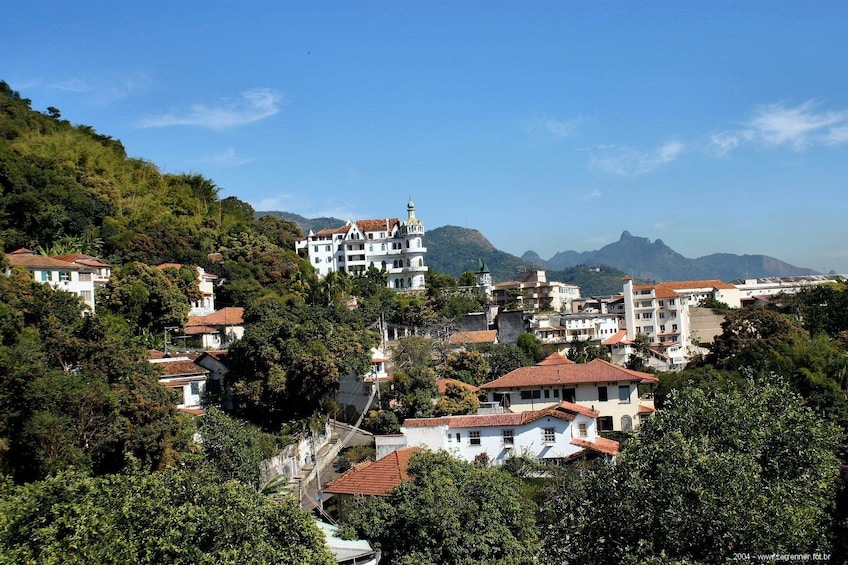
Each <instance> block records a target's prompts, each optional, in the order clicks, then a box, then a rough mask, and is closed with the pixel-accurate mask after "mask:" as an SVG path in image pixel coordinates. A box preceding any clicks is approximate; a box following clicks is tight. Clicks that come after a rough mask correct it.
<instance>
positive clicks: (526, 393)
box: [521, 390, 542, 400]
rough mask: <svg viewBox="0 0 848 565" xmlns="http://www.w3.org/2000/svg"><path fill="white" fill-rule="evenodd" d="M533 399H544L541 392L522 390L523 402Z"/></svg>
mask: <svg viewBox="0 0 848 565" xmlns="http://www.w3.org/2000/svg"><path fill="white" fill-rule="evenodd" d="M533 398H542V391H541V390H522V391H521V400H531V399H533Z"/></svg>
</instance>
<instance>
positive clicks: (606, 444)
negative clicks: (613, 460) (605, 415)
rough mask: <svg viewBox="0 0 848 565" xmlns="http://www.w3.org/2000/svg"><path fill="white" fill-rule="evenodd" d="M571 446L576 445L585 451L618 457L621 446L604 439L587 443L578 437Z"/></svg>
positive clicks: (600, 438) (598, 438)
mask: <svg viewBox="0 0 848 565" xmlns="http://www.w3.org/2000/svg"><path fill="white" fill-rule="evenodd" d="M571 445H576V446H578V447H582V448H584V449H590V450H592V451H596V452H598V453H603V454H604V455H613V456H615V455H618V448H619V444H618V442H617V441H613V440H611V439H606V438H603V437H597V438H595V441H586V440H585V439H580V438H578V437H576V438H574V439H572V440H571Z"/></svg>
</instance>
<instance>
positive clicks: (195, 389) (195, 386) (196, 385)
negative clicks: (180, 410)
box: [191, 383, 200, 395]
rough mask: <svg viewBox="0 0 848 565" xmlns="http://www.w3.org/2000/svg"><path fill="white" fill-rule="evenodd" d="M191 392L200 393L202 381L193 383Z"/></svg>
mask: <svg viewBox="0 0 848 565" xmlns="http://www.w3.org/2000/svg"><path fill="white" fill-rule="evenodd" d="M191 393H192V394H194V395H198V394H200V383H191Z"/></svg>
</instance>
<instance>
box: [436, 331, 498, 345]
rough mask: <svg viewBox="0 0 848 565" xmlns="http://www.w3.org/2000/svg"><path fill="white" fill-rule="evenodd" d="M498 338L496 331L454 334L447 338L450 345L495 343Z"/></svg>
mask: <svg viewBox="0 0 848 565" xmlns="http://www.w3.org/2000/svg"><path fill="white" fill-rule="evenodd" d="M497 338H498V332H497V330H479V331H473V332H456V333H454V334H451V336H450V338H448V343H449V344H451V345H459V344H472V343H495V340H496V339H497Z"/></svg>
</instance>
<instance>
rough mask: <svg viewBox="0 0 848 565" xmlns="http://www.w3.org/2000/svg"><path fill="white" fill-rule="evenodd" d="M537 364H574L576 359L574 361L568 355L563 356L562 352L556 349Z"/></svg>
mask: <svg viewBox="0 0 848 565" xmlns="http://www.w3.org/2000/svg"><path fill="white" fill-rule="evenodd" d="M536 364H537V365H542V366H545V365H573V364H574V361H572V360H571V359H569V358H568V357H563V356H562V355H561V354H559V353H557V352H556V351H554V352H553V353H551V354H550V355H548V356H547V357H545V358H544V359H542V360H541V361H539V362H538V363H536Z"/></svg>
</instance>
